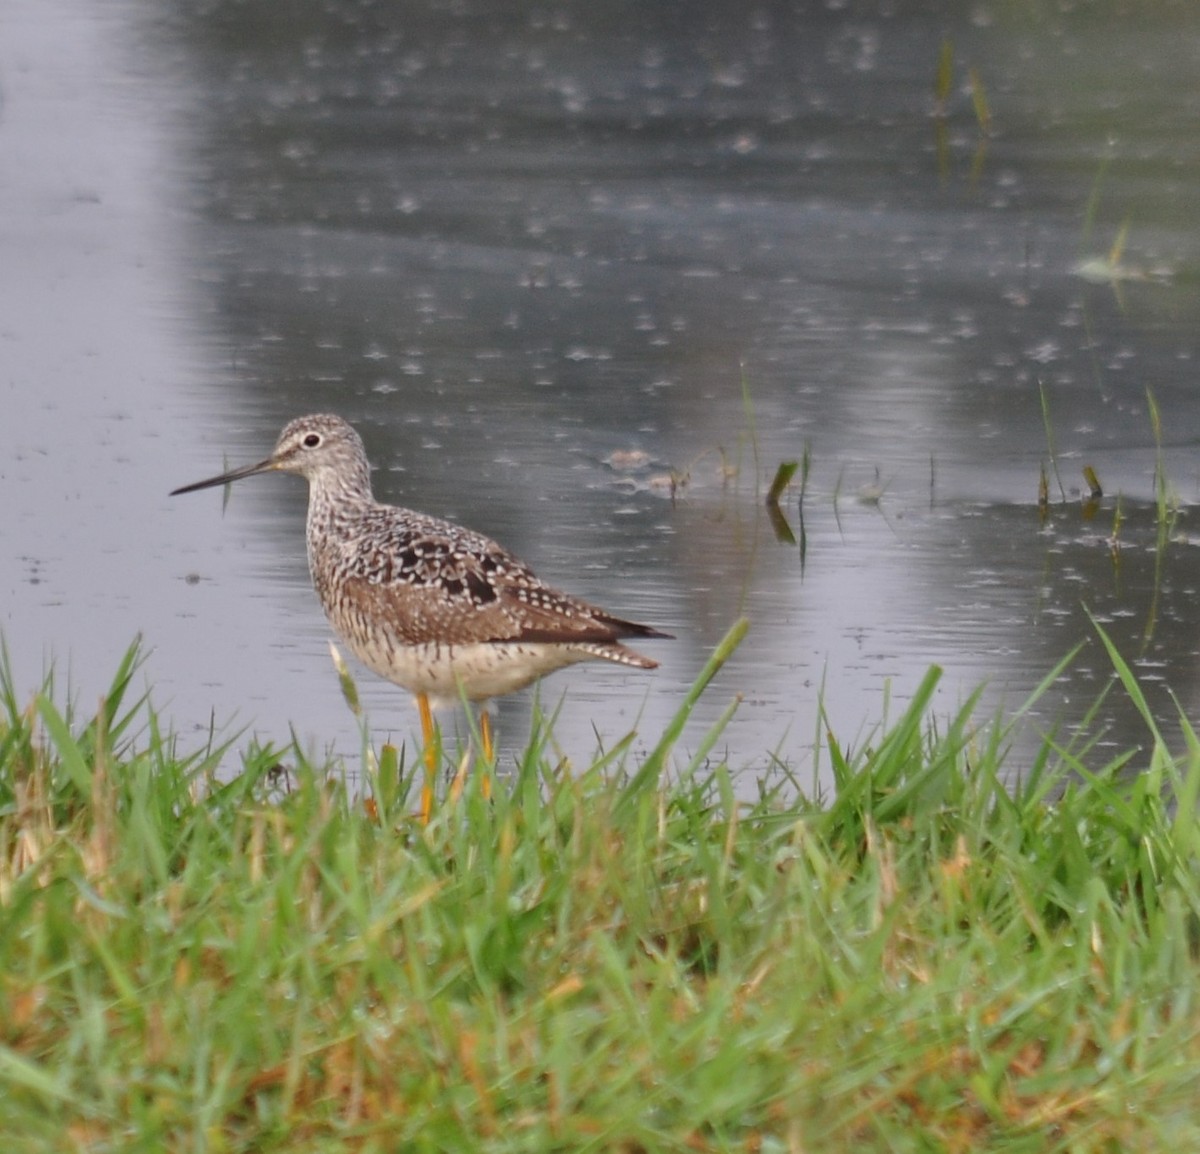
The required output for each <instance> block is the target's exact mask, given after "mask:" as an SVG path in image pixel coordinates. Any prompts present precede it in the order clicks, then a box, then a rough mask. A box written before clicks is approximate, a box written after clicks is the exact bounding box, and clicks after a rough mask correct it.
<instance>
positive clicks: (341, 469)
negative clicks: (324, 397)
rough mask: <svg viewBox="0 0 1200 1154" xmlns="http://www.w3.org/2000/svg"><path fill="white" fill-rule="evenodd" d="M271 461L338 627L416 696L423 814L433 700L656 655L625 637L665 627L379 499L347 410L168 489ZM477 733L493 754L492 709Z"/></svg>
mask: <svg viewBox="0 0 1200 1154" xmlns="http://www.w3.org/2000/svg"><path fill="white" fill-rule="evenodd" d="M272 472H281V473H297V474H299V475H300V476H302V477H304V478H305V480H306V481H308V518H307V538H308V568H309V572H310V573H311V574H312V582H313V587H314V588H315V589H316V592H317V596H318V597H319V598H320V601H321V605H322V607H323V608H324V610H325V615H326V617H328V619H329V623H330V625H332V626H333V631H334V632H335V633H336V634H337V635H338V636H339V637H341V638H342V640H343V641H345V643H346V644H347V645H349V647H350V649H351V650H352V651H353V652H354V654H355V656H357V657H358V659H359V660H360V661H361V662H362V663H363V664H364V665H365V666H366V667H367V668H368V669H370V670H371V671H372V672H374V673H377V674H378V675H379V676H380V677H383V678H386V679H387V680H388V681H391V682H394V683H395V684H396V685H399V686H401V687H403V688H404V689H407V690H408V691H409V692H410V693H412V694H413V695H414V696H415V697H416V701H417V709H418V712H419V714H420V718H421V734H422V738H423V739H424V743H425V746H424V749H425V764H426V768H427V771H428V778H429V780H427V782H426V786H425V791H424V793H423V795H422V816H423V818H424V819H425V820H428V817H429V812H430V807H431V806H432V797H433V794H432V780H433V776H434V774H435V773H436V767H437V760H436V758H437V753H436V745H435V743H434V728H433V716H432V708H436V707H437V706H440V705H445V704H448V703H453V702H457V701H459V700H460V699H461V698H462V697H465V698H466V699H467V700H468V701H472V702H483V701H486V700H488V699H489V698H492V697H498V696H500V695H502V694H506V693H513V692H515V691H516V690H518V689H522V688H524V687H525V686H527V685H529V684H530V683H531V682H534V681H536V680H538V678H540V677H544V676H545V675H546V674H548V673H553V672H554V671H555V670H556V669H562V668H564V667H565V666H567V665H573V664H575V663H576V662H579V661H589V660H602V661H612V662H615V663H616V664H618V665H626V666H630V667H631V668H634V669H654V668H655V667H656V666H657V665H658V662H657V661H654V660H652V659H651V658H649V657H645V656H643V655H642V654H641V653H638V652H636V651H635V650H633V649H630V648H629V647H628V646H626V645H623V644H622V641H624V640H625V639H627V638H669V637H670V636H671V635H670V634H669V633H663V632H660V631H659V630H657V629H653V628H651V627H650V626H649V625H639V624H638V623H636V622H634V621H626V620H624V619H622V618H620V617H615V616H613V615H612V614H611V613H608V612H606V611H605V610H603V609H600V608H598V607H597V606H595V605H591V604H589V603H588V602H586V601H582V600H580V599H579V598H577V597H572V596H570V595H569V594H567V593H562V592H560V591H559V590H557V589H554V588H552V587H551V586H549V585H547V584H545V583H544V582H542V581H541V580H539V579H538V577H537V576H535V575H534V573H533V571H532V570H531V569H530V568H529V566H527V565H526V564H524V562H522V561H519V560H518V559H517V558H516V557H514V556H513V555H512V554H511V553H509V552H508V551H507V550H506V549H504V548H503V547H502V546H501V545H498V544H497V543H496V542H495V541H493V540H491V539H490V538H489V537H485V536H484V535H483V534H482V533H476V532H475V531H473V530H471V529H466V528H464V527H463V526H461V525H456V524H454V523H453V522H451V521H444V520H442V519H441V518H438V517H430V516H427V515H426V514H424V513H417V512H414V511H413V510H411V509H403V508H399V507H397V506H395V505H383V504H380V503H379V502H378V501H376V500H375V498H374V496H373V494H372V492H371V466H370V462H369V461H368V460H367V454H366V451H365V449H364V448H363V443H362V439H361V438H360V437H359V435H358V433H356V432H355V431H354V429H353V428H352V427H351V426H350V425H349V424H347V423H346V422H345V421H344V420H342V418H341V417H337V416H334V415H332V414H329V413H317V414H314V415H312V416H307V417H299V418H297V419H296V420H294V421H292V422H291V423H290V424H288V425H287V426H285V427H284V430H283V432H282V433H280V435H279V440H278V442H277V443H276V445H275V448H274V450H273V451H272V453H271V455H270V456H269V457H267V458H266V460H263V461H260V462H258V464H256V465H246V466H244V467H242V468H240V469H233V470H231V471H229V472H226V473H222V474H220V475H219V476H217V477H210V478H209V479H208V480H206V481H197V482H195V483H194V484H191V485H184V486H182V487H181V488H178V489H175V490H174V491H173V492H172V493H171V496H173V497H174V496H177V495H178V494H180V493H192V492H195V491H196V490H197V489H208V488H212V487H214V486H217V485H227V484H229V483H230V482H232V481H239V480H241V479H242V478H243V477H252V476H254V475H255V474H257V473H272ZM480 736H481V740H482V744H483V754H484V758H485V761H486V762H488V763H489V764H490V763H492V762H493V760H494V756H495V750H494V746H493V741H492V735H491V725H490V722H489V720H488V715H487V712H486V710H485V711H484V712H483V713H482V715H481V718H480Z"/></svg>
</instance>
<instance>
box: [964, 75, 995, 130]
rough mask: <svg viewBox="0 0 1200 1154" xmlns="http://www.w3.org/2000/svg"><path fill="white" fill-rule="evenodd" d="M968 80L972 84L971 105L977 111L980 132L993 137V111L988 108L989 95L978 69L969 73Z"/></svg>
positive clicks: (976, 116)
mask: <svg viewBox="0 0 1200 1154" xmlns="http://www.w3.org/2000/svg"><path fill="white" fill-rule="evenodd" d="M967 79H968V80H969V81H970V84H971V105H972V107H973V108H974V109H975V121H976V123H977V124H978V125H979V131H980V132H981V133H983V135H984V136H991V134H992V110H991V108H989V107H988V98H987V93H986V92H985V91H984V89H983V77H982V76H980V75H979V70H978V69H977V68H972V69H970V70H969V71H968V73H967Z"/></svg>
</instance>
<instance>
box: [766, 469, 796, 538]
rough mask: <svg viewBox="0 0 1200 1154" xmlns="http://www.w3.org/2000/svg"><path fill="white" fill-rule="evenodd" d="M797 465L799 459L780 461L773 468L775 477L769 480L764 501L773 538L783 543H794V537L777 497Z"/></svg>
mask: <svg viewBox="0 0 1200 1154" xmlns="http://www.w3.org/2000/svg"><path fill="white" fill-rule="evenodd" d="M799 467H800V463H799V461H782V462H781V463H780V465H779V468H777V469H776V470H775V477H774V479H773V480H772V481H771V488H770V489H769V490H768V491H767V497H766V502H765V504H766V507H767V517H768V518H769V520H770V522H771V529H772V530H773V531H774V533H775V539H776V540H777V541H779V542H781V543H782V544H784V545H795V544H796V537H795V534H794V533H793V532H792V527H791V525H789V524H788V519H787V516H786V515H785V514H784V512H783V510H782V509H781V508H780V506H779V498H780V496H781V495H782V494H783V491H784V489H786V488H787V487H788V485H789V483H790V482H791V479H792V477H793V476H795V473H796V470H797V469H798V468H799Z"/></svg>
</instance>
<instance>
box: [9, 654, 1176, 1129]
mask: <svg viewBox="0 0 1200 1154" xmlns="http://www.w3.org/2000/svg"><path fill="white" fill-rule="evenodd" d="M734 640H735V638H731V639H729V643H730V644H732V643H733V641H734ZM718 657H719V655H718ZM1113 658H1114V661H1115V662H1116V667H1117V670H1118V673H1119V675H1120V677H1121V678H1122V680H1123V681H1124V683H1125V689H1126V691H1127V692H1129V693H1130V694H1132V695H1133V698H1134V701H1135V703H1136V702H1139V701H1140V698H1139V694H1138V687H1137V685H1136V682H1135V681H1134V680H1133V678H1132V676H1131V675H1130V674H1129V671H1128V669H1127V668H1126V667H1125V666H1124V665H1123V663H1122V662H1121V661H1120V658H1119V657H1118V656H1117V655H1116V654H1115V653H1113ZM134 668H135V658H134V655H133V654H132V653H131V654H130V655H129V656H128V657H127V659H126V661H125V662H124V663H123V664H122V666H121V668H120V670H119V671H118V675H117V677H116V679H115V681H114V684H113V686H112V689H111V691H110V693H109V694H108V696H107V698H106V699H105V701H104V702H103V703H102V705H101V707H100V709H99V710H98V712H97V715H96V716H95V717H94V718H92V719H91V720H90V721H88V722H86V723H82V722H80V721H77V720H74V719H72V718H71V717H70V716H67V715H64V714H63V713H62V712H60V709H59V707H58V706H57V705H56V704H55V702H54V701H53V700H52V696H53V695H52V694H51V693H49V692H43V693H41V694H38V695H35V696H34V697H33V699H32V701H31V702H29V703H28V704H22V701H21V699H20V698H19V697H18V695H17V692H16V690H15V689H14V687H13V686H12V684H11V679H8V680H7V681H6V682H5V684H4V685H3V687H2V690H0V694H2V698H3V701H2V706H3V716H2V717H0V954H2V964H0V981H2V982H3V987H2V989H0V1135H3V1137H4V1148H5V1149H6V1150H11V1151H33V1150H88V1151H99V1150H120V1151H130V1150H163V1149H167V1150H193V1151H202V1150H222V1151H237V1150H246V1151H249V1150H254V1151H272V1150H288V1151H297V1150H381V1151H382V1150H398V1149H406V1150H407V1149H413V1150H431V1151H432V1150H485V1149H486V1150H513V1151H516V1150H528V1151H550V1150H564V1151H565V1150H571V1151H575V1150H623V1151H659V1150H679V1151H685V1150H687V1151H694V1150H751V1151H773V1150H780V1151H785V1150H786V1151H816V1150H848V1149H853V1150H856V1151H860V1150H888V1151H896V1150H913V1151H916V1150H922V1151H925V1150H947V1151H953V1150H963V1151H965V1150H971V1151H979V1150H1014V1151H1015V1150H1028V1151H1039V1152H1040V1151H1047V1150H1070V1151H1115V1150H1121V1151H1130V1150H1161V1149H1165V1148H1168V1147H1169V1146H1174V1147H1176V1148H1178V1149H1181V1150H1183V1149H1191V1148H1193V1147H1195V1146H1196V1145H1197V1142H1198V1141H1200V1108H1198V1107H1197V1102H1196V1090H1195V1087H1196V1085H1197V1079H1198V1077H1200V969H1198V967H1197V955H1196V951H1197V940H1198V935H1200V869H1198V865H1200V861H1198V858H1200V826H1198V824H1197V817H1196V802H1197V793H1198V792H1200V741H1198V740H1197V738H1196V735H1195V734H1194V733H1193V732H1192V730H1191V728H1190V727H1189V726H1188V725H1187V723H1186V722H1183V723H1182V727H1181V728H1182V734H1183V739H1184V743H1185V747H1186V751H1185V754H1184V755H1183V756H1182V757H1181V758H1180V757H1175V756H1172V755H1171V753H1170V752H1169V751H1168V748H1167V745H1166V743H1165V742H1164V741H1163V739H1162V737H1161V736H1160V734H1159V733H1158V731H1157V730H1156V729H1155V728H1154V725H1153V722H1152V721H1151V720H1150V718H1149V715H1148V712H1147V713H1146V714H1145V716H1146V718H1147V725H1148V734H1149V738H1148V742H1147V749H1146V750H1145V751H1142V752H1138V753H1130V754H1127V755H1124V756H1122V757H1118V758H1115V759H1113V760H1110V761H1109V762H1107V763H1106V764H1103V765H1090V764H1084V762H1083V759H1082V755H1081V754H1078V753H1073V752H1072V751H1070V750H1064V749H1059V748H1057V747H1056V746H1055V745H1054V743H1053V741H1051V740H1047V742H1046V744H1045V746H1044V748H1043V751H1042V754H1041V756H1040V757H1039V758H1037V759H1036V760H1035V761H1034V762H1033V763H1032V764H1026V765H1022V766H1015V765H1006V764H1005V759H1004V750H1005V743H1006V731H1005V729H1004V728H1003V727H1002V726H1001V725H1000V724H999V723H991V722H985V723H979V722H977V721H976V720H975V718H974V717H973V706H972V705H970V704H969V705H968V706H967V707H966V708H964V709H963V710H962V711H961V712H960V713H959V714H958V715H957V716H955V717H952V718H950V719H949V720H948V721H941V722H937V721H935V720H934V719H933V718H931V717H930V715H929V712H928V709H929V703H930V699H931V696H932V693H933V688H934V685H935V684H936V681H937V675H936V671H933V672H931V674H930V675H929V677H928V678H927V679H926V680H925V682H924V683H923V684H922V686H921V687H920V688H919V690H918V692H917V693H916V695H915V697H914V699H913V701H912V703H911V705H910V707H909V708H908V709H907V711H906V712H905V713H904V715H903V716H901V717H900V718H899V719H898V720H897V721H896V722H895V723H894V724H892V725H891V726H890V727H889V728H887V729H886V731H881V732H880V733H878V734H877V735H875V737H874V738H873V739H872V742H871V745H870V747H869V748H864V749H861V750H859V751H857V752H855V751H849V750H845V749H841V748H839V747H838V746H837V743H836V742H834V741H832V740H830V742H829V743H828V756H829V757H830V758H831V759H832V769H833V772H834V774H835V776H836V779H837V783H838V790H837V795H836V796H835V797H833V798H830V799H825V801H824V802H821V803H818V802H816V801H809V800H806V799H805V798H803V797H800V796H797V795H796V794H795V792H793V791H791V790H785V789H784V788H783V787H779V788H776V789H773V790H772V789H767V788H766V787H765V786H763V787H760V790H759V796H758V797H757V799H756V800H754V801H744V800H739V797H738V795H737V794H735V791H734V783H733V782H732V781H731V778H730V775H729V773H728V771H727V769H726V768H725V767H724V766H723V765H720V764H712V763H710V762H709V761H707V760H706V753H705V750H704V749H702V750H701V751H700V753H699V754H698V755H697V756H696V757H695V758H694V759H693V761H692V764H691V765H690V766H688V767H686V768H685V769H682V770H680V771H678V772H677V773H676V774H675V775H674V776H673V777H672V779H671V780H667V779H666V778H665V777H664V776H663V774H662V770H663V767H664V765H665V764H666V761H665V758H666V750H667V749H668V748H669V747H670V745H671V744H672V743H673V742H674V741H675V739H676V738H677V737H678V734H679V731H680V730H681V729H682V725H683V720H684V718H685V716H686V710H687V708H688V705H687V704H685V707H684V710H682V711H681V716H680V718H679V719H677V723H676V724H675V725H673V726H672V727H671V728H670V729H669V731H668V733H667V734H666V735H664V738H663V742H662V743H661V744H660V746H659V748H658V749H656V750H655V752H654V754H652V755H651V761H650V762H648V763H643V764H642V765H641V766H640V767H639V766H636V765H632V764H631V765H629V766H628V767H625V766H622V765H621V764H619V756H620V753H619V751H618V752H617V753H616V754H613V755H610V756H608V757H602V758H600V759H599V761H598V763H597V764H596V765H594V766H591V767H585V768H580V767H574V768H572V769H571V770H570V772H567V770H566V767H562V766H558V765H555V764H553V763H552V762H551V761H550V760H549V754H548V750H550V749H551V748H552V745H551V743H549V742H548V740H547V733H546V732H545V729H544V728H543V727H542V726H541V725H540V724H539V725H535V730H534V733H533V734H532V736H531V739H530V742H529V747H528V750H527V752H526V754H525V756H524V758H523V760H522V761H521V763H520V764H519V765H517V766H516V767H515V769H514V770H513V772H512V773H511V775H510V776H509V777H508V778H502V779H501V780H500V781H499V782H498V783H497V788H496V789H495V790H494V791H493V795H492V797H491V798H490V800H489V799H486V798H485V797H484V795H483V791H482V789H481V787H480V782H481V780H482V779H481V778H480V777H479V776H478V775H470V776H468V777H466V779H465V783H464V787H463V789H462V790H461V792H460V793H458V794H457V796H448V797H447V798H446V799H445V800H444V801H443V803H442V805H441V807H440V808H439V810H438V811H437V813H436V815H435V817H434V820H433V821H432V823H431V824H430V825H428V826H426V827H422V826H420V825H419V824H418V823H416V822H415V821H414V820H413V819H412V817H411V816H410V814H411V811H412V810H413V809H414V808H415V804H416V790H417V789H419V778H420V774H419V773H418V774H417V775H416V776H417V778H418V781H417V783H416V785H415V786H412V783H410V782H409V781H407V780H401V781H400V783H399V785H397V784H396V782H395V781H394V780H393V781H388V782H383V781H380V780H378V779H376V780H374V781H373V782H372V789H371V797H370V798H364V797H363V796H361V795H359V794H358V793H357V792H356V791H354V790H352V789H349V788H347V786H346V784H345V782H344V780H342V779H341V778H339V776H338V775H337V774H331V773H330V772H328V771H325V770H322V769H318V768H317V767H314V766H311V765H307V764H305V763H304V762H303V761H300V762H297V763H294V764H292V765H290V766H289V770H288V773H287V777H286V788H285V778H284V777H283V776H282V774H281V770H280V768H279V762H280V758H279V755H278V754H272V753H269V752H257V753H254V754H252V755H248V756H247V758H246V761H245V763H244V765H243V767H242V769H241V772H240V773H238V774H237V775H236V776H233V777H232V779H228V778H226V779H220V778H219V777H218V776H217V774H216V772H215V771H216V766H217V763H218V761H219V760H220V758H221V756H222V752H223V751H215V750H206V751H204V752H202V753H200V754H187V753H183V754H181V753H180V752H179V751H178V750H177V748H176V742H175V741H174V740H173V739H172V738H170V737H168V736H166V735H165V734H164V733H163V732H162V730H161V728H160V723H159V721H158V720H157V718H156V716H155V714H154V713H153V711H152V709H151V708H150V706H149V705H148V703H147V702H145V701H144V700H142V701H134V702H130V701H128V700H127V696H128V692H129V685H130V679H131V676H132V674H133V671H134ZM699 689H700V686H697V690H696V692H697V693H698V692H699ZM1143 706H1144V703H1143ZM704 744H705V745H709V746H710V743H704ZM709 751H711V746H710V750H709ZM1087 752H1088V753H1089V754H1091V753H1094V752H1095V751H1094V750H1088V751H1087ZM294 756H295V755H294V753H292V754H289V758H294ZM655 759H657V760H655ZM380 765H381V766H382V767H383V768H381V769H379V770H377V771H376V770H372V771H371V772H372V774H383V773H385V772H386V773H388V774H390V773H391V769H392V767H393V766H394V765H395V762H394V760H393V759H392V758H391V757H384V758H381V759H380ZM410 786H411V788H410Z"/></svg>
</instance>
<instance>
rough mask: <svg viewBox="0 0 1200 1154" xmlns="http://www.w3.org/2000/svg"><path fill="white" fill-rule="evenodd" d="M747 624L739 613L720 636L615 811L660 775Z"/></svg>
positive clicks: (650, 787)
mask: <svg viewBox="0 0 1200 1154" xmlns="http://www.w3.org/2000/svg"><path fill="white" fill-rule="evenodd" d="M749 628H750V622H749V620H748V619H747V618H745V617H739V618H738V620H737V621H735V622H734V623H733V625H732V626H730V629H729V631H728V632H727V633H726V634H725V636H724V637H722V638H721V640H720V642H719V643H718V645H717V647H716V649H714V650H713V653H712V656H711V657H710V658H709V659H708V661H707V662H706V663H705V666H704V668H703V669H702V670H701V671H700V675H699V676H698V677H697V678H696V680H695V681H694V682H692V686H691V688H690V689H689V690H688V691H687V693H686V694H685V695H684V699H683V704H682V705H680V707H679V709H678V710H677V711H676V713H675V716H674V717H673V718H672V719H671V721H670V722H669V723H668V725H667V728H666V730H664V732H663V735H662V737H661V738H659V742H658V744H657V745H656V746H655V747H654V748H653V749H652V750H651V751H650V754H649V756H648V757H647V758H646V760H645V761H644V762H643V763H642V767H641V769H639V770H638V771H637V773H635V774H634V775H633V777H632V778H631V779H630V780H629V783H628V784H627V785H626V786H625V787H624V788H623V789H622V790H621V794H620V796H619V797H618V798H617V802H616V805H615V807H614V810H615V812H617V813H622V812H624V811H626V810H628V809H629V808H630V807H631V806H633V805H635V804H636V803H637V801H638V799H639V798H641V797H642V796H643V795H644V794H646V793H648V792H650V791H651V790H653V789H654V788H655V787H656V786H657V785H658V781H659V778H660V777H661V776H662V771H663V769H664V767H665V766H666V761H667V754H668V753H670V752H671V747H672V746H674V744H675V742H676V741H678V740H679V735H680V734H681V733H682V732H683V727H684V726H685V725H686V724H687V721H688V718H689V717H691V715H692V710H693V709H694V708H695V707H696V702H697V701H699V700H700V697H701V695H702V694H703V693H704V690H705V689H706V688H708V684H709V682H711V681H712V679H713V678H714V677H716V675H717V673H718V671H719V670H720V668H721V666H722V665H724V664H725V662H726V661H728V660H729V658H730V657H731V656H732V655H733V653H734V651H735V650H736V649H737V647H738V646H739V645H740V644H741V643H742V639H743V638H744V637H745V636H746V631H747V630H748V629H749Z"/></svg>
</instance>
